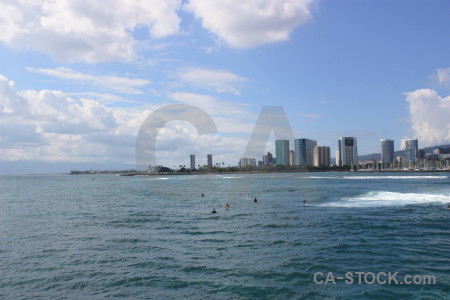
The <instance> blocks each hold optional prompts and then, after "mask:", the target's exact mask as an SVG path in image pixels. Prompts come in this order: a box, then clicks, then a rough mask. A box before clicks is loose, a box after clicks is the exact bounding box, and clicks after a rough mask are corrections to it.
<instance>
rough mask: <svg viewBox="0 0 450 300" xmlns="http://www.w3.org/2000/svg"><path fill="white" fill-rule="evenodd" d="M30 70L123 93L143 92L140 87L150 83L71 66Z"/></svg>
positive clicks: (145, 80)
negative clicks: (89, 72)
mask: <svg viewBox="0 0 450 300" xmlns="http://www.w3.org/2000/svg"><path fill="white" fill-rule="evenodd" d="M27 70H28V71H30V72H34V73H39V74H44V75H47V76H52V77H56V78H58V79H61V80H65V81H70V82H76V83H77V84H81V85H85V86H91V87H98V88H103V89H106V90H110V91H113V92H118V93H123V94H142V93H143V92H142V91H141V90H140V89H139V88H140V87H143V86H146V85H148V84H150V81H149V80H147V79H140V78H127V77H120V76H94V75H90V74H86V73H81V72H77V71H75V70H72V69H70V68H64V67H59V68H55V69H46V68H28V69H27Z"/></svg>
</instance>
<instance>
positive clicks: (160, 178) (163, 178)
mask: <svg viewBox="0 0 450 300" xmlns="http://www.w3.org/2000/svg"><path fill="white" fill-rule="evenodd" d="M167 179H169V178H167V177H159V178H148V179H146V180H167Z"/></svg>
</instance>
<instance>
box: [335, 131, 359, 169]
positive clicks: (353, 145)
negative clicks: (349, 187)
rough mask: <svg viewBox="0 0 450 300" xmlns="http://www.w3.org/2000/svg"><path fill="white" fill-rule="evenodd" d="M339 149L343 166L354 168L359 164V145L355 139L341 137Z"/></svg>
mask: <svg viewBox="0 0 450 300" xmlns="http://www.w3.org/2000/svg"><path fill="white" fill-rule="evenodd" d="M338 148H339V154H340V158H341V164H340V165H341V166H353V165H356V164H357V163H358V145H357V141H356V138H355V137H341V138H340V139H339V141H338Z"/></svg>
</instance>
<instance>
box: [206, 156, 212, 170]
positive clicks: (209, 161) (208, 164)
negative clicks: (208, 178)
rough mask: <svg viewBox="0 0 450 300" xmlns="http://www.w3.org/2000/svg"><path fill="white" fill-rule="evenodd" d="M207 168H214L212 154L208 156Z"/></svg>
mask: <svg viewBox="0 0 450 300" xmlns="http://www.w3.org/2000/svg"><path fill="white" fill-rule="evenodd" d="M207 162H208V163H207V166H208V167H212V154H208V155H207Z"/></svg>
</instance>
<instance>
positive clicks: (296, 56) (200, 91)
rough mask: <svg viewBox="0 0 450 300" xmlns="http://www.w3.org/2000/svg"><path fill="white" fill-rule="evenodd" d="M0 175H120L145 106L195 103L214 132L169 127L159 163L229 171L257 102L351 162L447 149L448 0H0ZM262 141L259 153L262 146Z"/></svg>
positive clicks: (240, 150)
mask: <svg viewBox="0 0 450 300" xmlns="http://www.w3.org/2000/svg"><path fill="white" fill-rule="evenodd" d="M0 11H2V13H1V14H0V26H1V28H2V31H3V33H2V35H1V36H0V57H1V58H0V75H1V77H0V114H1V119H0V120H1V123H0V131H1V133H0V141H1V145H2V147H1V148H0V157H1V158H0V173H8V172H12V171H14V170H19V169H20V170H23V171H24V172H27V171H30V172H31V171H33V172H46V171H68V169H73V168H90V167H93V168H121V167H126V166H132V165H133V163H134V159H135V158H134V150H135V149H134V148H135V143H136V135H137V132H138V130H139V128H140V126H141V124H142V122H143V121H144V120H145V118H146V117H148V116H149V115H150V114H151V113H152V112H153V111H154V110H155V109H158V108H160V107H163V106H164V105H167V104H179V103H182V104H191V105H195V106H198V107H199V108H201V109H203V110H205V111H206V112H207V113H208V114H209V115H210V116H211V117H212V118H213V120H214V121H215V123H216V125H217V127H218V133H216V134H212V135H207V136H198V134H197V133H196V131H195V130H194V128H193V127H192V126H191V125H190V124H188V123H186V122H181V121H180V122H171V123H169V124H168V125H167V126H166V127H165V128H164V129H163V130H162V131H161V132H160V136H159V137H158V143H157V149H158V152H157V162H159V163H162V164H166V165H169V166H173V165H176V166H178V165H180V164H186V165H188V163H189V154H193V153H195V154H196V155H197V156H198V163H199V164H204V163H206V154H208V153H212V154H213V155H214V160H215V161H217V162H222V161H223V162H225V163H226V164H227V165H228V164H231V165H235V164H237V161H238V159H239V158H240V157H241V156H242V155H243V153H244V151H245V147H246V145H247V142H248V139H249V137H250V134H251V132H252V130H253V127H254V124H255V122H256V119H257V117H258V114H259V111H260V110H261V107H262V106H271V105H280V106H283V108H284V110H285V112H286V114H287V117H288V120H289V122H290V125H291V127H292V129H293V131H294V134H295V136H296V137H298V138H302V137H308V138H313V139H317V140H318V144H319V145H329V146H330V147H331V148H332V152H333V153H334V150H336V146H337V139H338V138H339V137H340V136H356V137H357V138H358V143H359V152H360V154H367V153H373V152H379V140H380V139H381V138H391V139H394V140H395V142H396V144H395V147H396V149H399V148H400V140H401V139H402V138H405V137H413V136H414V137H418V138H419V146H431V145H437V144H444V143H450V123H449V121H448V120H447V119H448V116H449V114H450V98H449V94H450V55H449V54H450V41H449V36H450V2H449V1H446V0H442V1H438V0H436V1H434V0H429V1H364V0H355V1H331V0H328V1H313V0H286V1H281V0H252V1H225V0H223V1H206V0H186V1H178V0H170V1H156V0H155V1H135V2H134V3H133V4H132V5H130V4H126V3H125V2H124V1H120V0H117V1H111V2H108V4H106V2H105V3H98V4H95V5H93V4H92V3H88V2H87V1H70V0H61V1H56V2H51V1H47V0H41V1H29V3H27V1H25V2H23V3H20V4H11V3H9V2H7V1H1V2H0ZM273 145H274V142H273V137H272V138H271V140H270V141H269V143H268V145H267V150H269V151H273V150H274V149H273Z"/></svg>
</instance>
